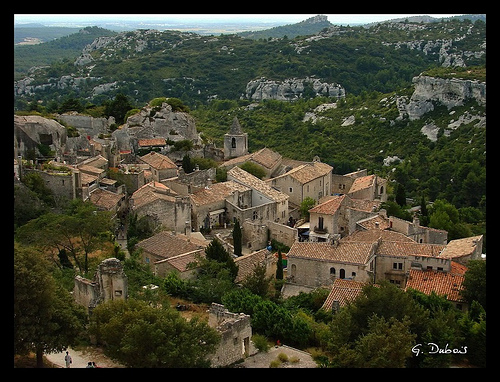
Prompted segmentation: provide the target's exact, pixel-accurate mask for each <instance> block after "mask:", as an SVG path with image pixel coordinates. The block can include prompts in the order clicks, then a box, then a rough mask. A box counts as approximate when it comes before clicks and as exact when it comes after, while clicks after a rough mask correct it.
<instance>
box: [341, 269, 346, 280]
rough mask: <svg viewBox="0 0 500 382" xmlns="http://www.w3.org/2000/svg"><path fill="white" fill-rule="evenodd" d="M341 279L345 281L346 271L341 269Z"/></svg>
mask: <svg viewBox="0 0 500 382" xmlns="http://www.w3.org/2000/svg"><path fill="white" fill-rule="evenodd" d="M340 278H341V279H345V269H344V268H342V269H340Z"/></svg>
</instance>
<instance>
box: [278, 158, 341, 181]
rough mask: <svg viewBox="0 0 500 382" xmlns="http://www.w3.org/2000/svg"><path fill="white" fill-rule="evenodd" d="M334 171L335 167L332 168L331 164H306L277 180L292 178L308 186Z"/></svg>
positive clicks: (316, 162)
mask: <svg viewBox="0 0 500 382" xmlns="http://www.w3.org/2000/svg"><path fill="white" fill-rule="evenodd" d="M332 170H333V167H332V166H330V165H329V164H326V163H323V162H318V161H314V162H312V163H305V164H302V165H300V166H297V167H295V168H292V169H291V170H290V171H288V172H286V173H284V174H283V175H280V176H278V177H276V178H282V177H286V176H290V177H292V178H293V179H295V180H296V181H297V182H299V183H301V184H306V183H309V182H311V181H313V180H314V179H317V178H320V177H322V176H325V175H328V173H330V172H331V171H332Z"/></svg>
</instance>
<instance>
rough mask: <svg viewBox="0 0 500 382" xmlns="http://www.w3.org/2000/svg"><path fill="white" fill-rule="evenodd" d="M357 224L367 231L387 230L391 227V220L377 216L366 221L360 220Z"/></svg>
mask: <svg viewBox="0 0 500 382" xmlns="http://www.w3.org/2000/svg"><path fill="white" fill-rule="evenodd" d="M356 224H357V225H359V226H360V227H363V228H364V229H366V230H369V229H379V230H386V229H388V228H389V227H390V226H391V223H390V222H389V219H387V218H385V217H383V216H381V215H376V216H372V217H369V218H366V219H362V220H359V221H357V222H356Z"/></svg>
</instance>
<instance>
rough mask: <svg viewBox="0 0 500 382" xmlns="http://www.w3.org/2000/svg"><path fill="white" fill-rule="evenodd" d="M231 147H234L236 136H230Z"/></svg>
mask: <svg viewBox="0 0 500 382" xmlns="http://www.w3.org/2000/svg"><path fill="white" fill-rule="evenodd" d="M231 148H232V149H235V148H236V138H234V137H233V138H231Z"/></svg>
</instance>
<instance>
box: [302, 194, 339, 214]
mask: <svg viewBox="0 0 500 382" xmlns="http://www.w3.org/2000/svg"><path fill="white" fill-rule="evenodd" d="M346 197H347V196H346V195H341V196H333V197H331V199H329V200H327V201H326V202H324V203H321V204H318V205H317V206H315V207H313V208H311V209H310V210H309V213H311V212H314V213H317V214H325V215H334V214H335V213H336V212H337V211H338V209H339V208H340V205H341V204H342V202H343V201H344V200H345V198H346Z"/></svg>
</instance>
